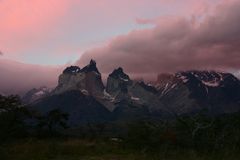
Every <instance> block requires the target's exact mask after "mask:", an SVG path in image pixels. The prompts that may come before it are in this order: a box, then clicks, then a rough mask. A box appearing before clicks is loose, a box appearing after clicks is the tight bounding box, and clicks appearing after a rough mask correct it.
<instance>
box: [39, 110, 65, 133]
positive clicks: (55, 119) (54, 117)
mask: <svg viewBox="0 0 240 160" xmlns="http://www.w3.org/2000/svg"><path fill="white" fill-rule="evenodd" d="M68 117H69V115H68V114H67V113H63V112H62V111H60V110H59V109H54V110H51V111H49V112H48V113H47V115H46V116H41V117H40V118H39V120H40V121H39V124H38V126H39V127H40V128H44V127H45V128H47V129H48V131H49V132H50V133H51V134H52V133H56V131H57V129H58V128H64V129H66V128H68V126H67V120H68Z"/></svg>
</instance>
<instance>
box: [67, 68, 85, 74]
mask: <svg viewBox="0 0 240 160" xmlns="http://www.w3.org/2000/svg"><path fill="white" fill-rule="evenodd" d="M80 71H81V68H80V67H78V66H70V67H67V68H66V69H65V70H64V71H63V73H64V74H72V73H79V72H80Z"/></svg>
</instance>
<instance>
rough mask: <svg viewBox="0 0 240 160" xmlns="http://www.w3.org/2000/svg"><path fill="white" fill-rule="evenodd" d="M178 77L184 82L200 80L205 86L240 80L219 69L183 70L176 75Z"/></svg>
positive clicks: (216, 85) (215, 85)
mask: <svg viewBox="0 0 240 160" xmlns="http://www.w3.org/2000/svg"><path fill="white" fill-rule="evenodd" d="M175 76H176V77H177V78H178V79H181V80H182V81H183V82H184V83H187V82H188V81H189V80H190V81H193V80H195V81H199V82H201V83H202V84H204V85H205V86H209V87H218V86H221V85H222V84H223V83H224V82H225V81H227V80H228V81H238V79H237V78H236V77H235V76H234V75H232V74H231V73H224V72H219V71H206V70H204V71H199V70H192V71H182V72H178V73H176V75H175Z"/></svg>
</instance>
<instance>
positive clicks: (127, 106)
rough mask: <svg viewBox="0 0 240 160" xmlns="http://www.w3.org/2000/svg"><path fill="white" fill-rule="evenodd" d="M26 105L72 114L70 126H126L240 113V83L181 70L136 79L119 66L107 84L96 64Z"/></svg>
mask: <svg viewBox="0 0 240 160" xmlns="http://www.w3.org/2000/svg"><path fill="white" fill-rule="evenodd" d="M22 99H23V101H24V103H26V104H30V105H31V106H32V108H33V109H35V110H38V111H40V112H42V113H47V112H49V111H50V110H52V109H56V108H57V109H60V110H62V111H63V112H66V113H69V115H70V117H69V124H70V125H71V126H78V125H80V124H83V123H89V122H119V121H120V122H123V121H124V122H125V121H127V122H128V121H131V120H139V119H142V118H154V119H162V118H173V117H175V116H176V115H178V116H179V115H191V114H196V113H199V112H202V111H204V112H205V113H206V114H208V115H209V116H216V115H221V114H228V113H234V112H238V111H239V110H240V80H239V79H238V78H236V77H235V76H234V75H232V74H230V73H223V72H217V71H197V70H193V71H182V72H177V73H175V74H160V75H158V78H157V80H156V81H155V82H151V83H145V82H144V81H135V80H132V79H131V78H130V77H129V76H128V75H127V74H126V73H125V72H124V70H123V69H122V68H121V67H119V68H117V69H115V70H113V72H112V73H111V74H109V76H108V78H107V83H106V85H104V84H103V81H102V77H101V73H100V72H99V70H98V68H97V65H96V62H95V61H94V60H91V61H90V63H89V64H88V65H87V66H85V67H83V68H80V67H78V66H70V67H67V68H66V69H65V70H64V71H63V72H62V74H61V75H60V76H59V79H58V85H57V86H56V88H54V89H52V90H50V89H47V88H46V87H41V88H39V89H32V90H31V91H29V92H27V93H26V94H25V95H24V96H23V98H22Z"/></svg>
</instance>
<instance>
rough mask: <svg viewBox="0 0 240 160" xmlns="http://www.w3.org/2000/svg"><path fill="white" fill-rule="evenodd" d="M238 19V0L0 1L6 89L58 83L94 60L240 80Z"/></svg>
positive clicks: (146, 72)
mask: <svg viewBox="0 0 240 160" xmlns="http://www.w3.org/2000/svg"><path fill="white" fill-rule="evenodd" d="M239 17H240V1H239V0H0V73H1V80H0V91H1V90H2V91H3V92H9V90H13V89H12V88H11V89H9V85H10V84H11V85H10V86H14V85H12V84H18V85H20V86H21V87H19V86H18V87H17V88H16V87H15V89H14V92H19V91H22V90H24V89H26V88H30V87H34V86H36V87H37V86H40V85H51V86H54V85H55V83H56V81H57V75H58V74H59V73H60V72H61V69H62V68H63V67H65V66H66V65H69V64H77V65H80V67H82V66H83V65H85V64H87V63H88V61H89V60H90V59H92V58H93V59H95V60H96V61H97V64H98V66H99V69H100V71H101V72H102V73H103V74H108V73H109V72H111V71H112V70H113V69H114V68H116V67H118V66H122V67H123V68H124V69H125V70H126V71H127V72H128V73H129V74H131V75H139V76H146V77H147V76H150V75H155V74H158V73H161V72H175V71H178V70H187V69H217V70H224V71H230V72H233V73H234V74H236V75H238V73H239V69H240V21H239ZM16 76H17V77H19V76H20V77H21V78H20V79H17V80H16ZM26 77H28V80H26ZM16 81H17V82H16ZM28 81H29V82H28ZM33 81H34V82H33ZM30 82H31V83H30ZM8 84H9V85H8ZM29 84H31V85H29Z"/></svg>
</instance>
